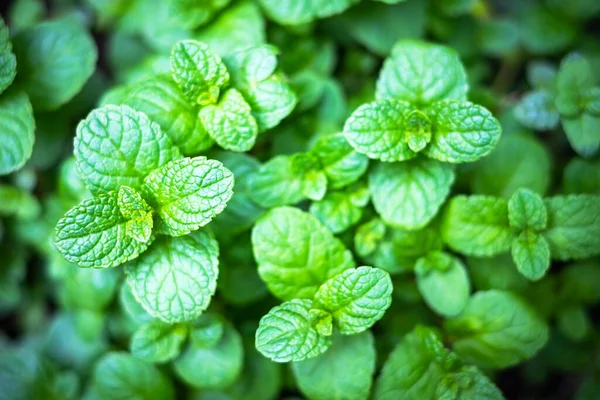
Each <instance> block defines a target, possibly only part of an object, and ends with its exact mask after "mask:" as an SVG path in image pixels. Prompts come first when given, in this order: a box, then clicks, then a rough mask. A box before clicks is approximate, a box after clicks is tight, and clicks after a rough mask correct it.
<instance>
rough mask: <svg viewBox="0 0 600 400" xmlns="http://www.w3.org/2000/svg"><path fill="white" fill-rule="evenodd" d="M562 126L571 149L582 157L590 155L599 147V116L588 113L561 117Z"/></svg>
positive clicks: (596, 151) (595, 152)
mask: <svg viewBox="0 0 600 400" xmlns="http://www.w3.org/2000/svg"><path fill="white" fill-rule="evenodd" d="M562 126H563V129H564V130H565V133H566V134H567V139H569V143H570V144H571V147H572V148H573V150H575V151H576V152H577V154H579V155H580V156H582V157H592V156H594V155H595V154H597V153H598V149H600V135H598V131H599V130H600V116H597V115H591V114H589V113H584V114H581V115H580V116H577V117H574V118H563V119H562Z"/></svg>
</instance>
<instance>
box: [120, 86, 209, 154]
mask: <svg viewBox="0 0 600 400" xmlns="http://www.w3.org/2000/svg"><path fill="white" fill-rule="evenodd" d="M126 92H127V93H126V95H125V98H124V100H123V104H126V105H128V106H130V107H132V108H134V109H136V110H138V111H140V112H142V113H144V114H146V115H147V116H148V118H150V120H152V121H154V122H156V123H157V124H158V125H160V127H161V129H162V130H163V132H165V133H166V134H167V135H169V137H170V138H171V141H172V142H173V144H175V145H176V146H177V147H179V149H180V150H181V152H182V153H183V154H185V155H196V154H198V153H199V152H201V151H204V150H207V149H209V148H210V147H211V146H212V145H213V143H214V141H213V139H212V138H211V137H210V136H209V134H208V132H206V129H205V128H204V126H203V125H202V122H201V121H200V119H199V118H198V107H196V106H195V105H193V104H191V103H190V102H189V101H188V99H187V98H186V97H185V96H184V95H183V93H181V91H180V90H179V87H178V86H177V83H176V82H175V81H173V79H171V77H170V76H168V75H158V76H155V77H150V78H148V79H143V80H141V81H140V82H136V83H135V84H134V85H133V86H132V87H131V88H128V89H127V90H126Z"/></svg>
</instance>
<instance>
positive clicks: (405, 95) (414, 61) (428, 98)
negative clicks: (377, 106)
mask: <svg viewBox="0 0 600 400" xmlns="http://www.w3.org/2000/svg"><path fill="white" fill-rule="evenodd" d="M467 90H468V83H467V76H466V73H465V70H464V67H463V66H462V63H461V62H460V59H459V58H458V54H456V52H455V51H454V50H452V49H450V48H448V47H445V46H440V45H436V44H429V43H423V42H418V41H413V40H402V41H399V42H397V43H396V45H395V46H394V48H393V49H392V53H391V55H390V56H389V57H388V58H387V59H386V60H385V62H384V64H383V68H382V69H381V72H380V74H379V78H378V80H377V93H376V96H377V98H378V99H394V100H404V101H408V102H409V103H412V104H414V105H416V106H423V105H427V104H430V103H433V102H435V101H440V100H445V99H455V100H466V97H467Z"/></svg>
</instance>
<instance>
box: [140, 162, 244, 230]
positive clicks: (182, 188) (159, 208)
mask: <svg viewBox="0 0 600 400" xmlns="http://www.w3.org/2000/svg"><path fill="white" fill-rule="evenodd" d="M142 189H143V192H144V193H145V194H146V195H147V200H148V203H150V205H151V206H152V208H153V209H154V210H155V212H156V216H157V217H158V221H157V224H156V225H157V226H156V230H157V232H158V233H162V234H167V235H171V236H181V235H185V234H187V233H190V232H192V231H194V230H196V229H198V228H199V227H201V226H204V225H206V224H208V223H209V222H210V221H211V220H212V219H213V218H214V217H215V216H216V215H218V214H219V213H221V211H223V209H225V207H226V206H227V202H228V201H229V200H230V199H231V196H232V195H233V191H232V189H233V174H232V173H231V171H229V170H228V169H227V168H225V167H224V166H223V164H221V163H220V162H219V161H215V160H209V159H207V158H206V157H195V158H183V159H179V160H175V161H171V162H169V163H167V164H165V165H164V166H162V167H161V168H158V169H156V170H154V171H153V172H152V173H150V174H149V175H148V176H147V177H146V178H145V179H144V185H143V188H142Z"/></svg>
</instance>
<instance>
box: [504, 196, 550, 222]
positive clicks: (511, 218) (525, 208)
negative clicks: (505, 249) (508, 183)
mask: <svg viewBox="0 0 600 400" xmlns="http://www.w3.org/2000/svg"><path fill="white" fill-rule="evenodd" d="M508 222H509V223H510V226H511V227H512V228H515V229H518V230H524V229H533V230H535V231H539V230H541V229H544V228H545V227H546V224H547V223H548V213H547V212H546V206H545V205H544V200H542V197H541V196H540V195H539V194H537V193H535V192H533V191H531V190H529V189H519V190H517V191H516V192H515V193H514V194H513V195H512V196H511V198H510V199H509V200H508Z"/></svg>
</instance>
